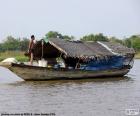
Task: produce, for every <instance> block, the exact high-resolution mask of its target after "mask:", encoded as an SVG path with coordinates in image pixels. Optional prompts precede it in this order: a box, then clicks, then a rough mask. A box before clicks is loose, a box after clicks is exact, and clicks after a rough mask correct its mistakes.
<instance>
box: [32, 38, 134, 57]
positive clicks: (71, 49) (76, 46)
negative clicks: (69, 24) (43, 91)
mask: <svg viewBox="0 0 140 116" xmlns="http://www.w3.org/2000/svg"><path fill="white" fill-rule="evenodd" d="M34 50H35V53H34V57H35V59H40V58H41V57H43V58H56V57H60V56H61V55H63V56H65V57H71V58H95V57H105V56H112V55H116V54H117V55H127V54H134V53H135V51H134V49H132V48H127V47H125V46H123V45H121V44H119V43H112V42H82V41H66V40H63V39H59V38H51V39H49V41H48V42H47V43H46V42H44V45H43V48H42V41H38V42H37V43H36V44H35V47H34ZM42 52H43V53H42Z"/></svg>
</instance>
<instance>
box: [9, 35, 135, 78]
mask: <svg viewBox="0 0 140 116" xmlns="http://www.w3.org/2000/svg"><path fill="white" fill-rule="evenodd" d="M34 51H35V52H34V60H36V61H37V62H38V66H30V65H25V64H15V63H12V64H11V65H10V66H9V69H10V70H12V71H13V72H15V73H16V74H17V75H19V76H20V77H22V78H23V79H25V80H45V79H60V78H72V79H73V78H92V77H109V76H112V77H113V76H123V75H125V74H127V73H128V72H129V70H130V69H131V68H132V66H133V61H134V55H135V51H134V49H132V48H127V47H125V46H123V45H121V44H119V43H112V42H101V41H100V42H82V41H66V40H63V39H59V38H51V39H49V40H48V39H47V38H45V39H42V40H40V41H38V42H37V43H36V44H35V46H34ZM41 62H42V63H43V64H44V63H45V65H41ZM62 64H63V65H62Z"/></svg>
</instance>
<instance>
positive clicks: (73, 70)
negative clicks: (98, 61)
mask: <svg viewBox="0 0 140 116" xmlns="http://www.w3.org/2000/svg"><path fill="white" fill-rule="evenodd" d="M10 67H20V68H28V69H39V70H44V69H45V70H48V71H49V70H50V71H72V72H77V71H81V72H103V71H117V70H125V69H128V70H130V67H128V66H124V67H121V68H112V69H105V70H96V71H94V70H83V69H68V68H62V67H61V68H48V67H40V66H32V65H25V64H16V63H11V66H10Z"/></svg>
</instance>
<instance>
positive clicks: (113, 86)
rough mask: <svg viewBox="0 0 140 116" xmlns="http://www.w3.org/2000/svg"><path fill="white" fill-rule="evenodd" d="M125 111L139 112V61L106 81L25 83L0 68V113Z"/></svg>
mask: <svg viewBox="0 0 140 116" xmlns="http://www.w3.org/2000/svg"><path fill="white" fill-rule="evenodd" d="M125 109H139V110H140V60H136V61H135V65H134V67H133V69H132V70H131V71H130V73H129V74H128V75H127V76H126V77H120V78H106V79H103V78H101V79H82V80H58V81H38V82H37V81H36V82H35V81H30V82H25V81H22V80H21V79H20V78H18V77H17V76H16V75H14V74H13V73H11V72H9V71H8V70H6V69H4V68H1V67H0V113H4V112H6V113H55V114H56V116H125V115H126V114H125ZM139 115H140V114H139Z"/></svg>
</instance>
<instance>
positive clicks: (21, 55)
mask: <svg viewBox="0 0 140 116" xmlns="http://www.w3.org/2000/svg"><path fill="white" fill-rule="evenodd" d="M10 57H13V58H16V59H17V60H18V61H20V62H27V61H29V58H28V57H26V56H24V52H19V51H5V52H0V61H2V60H4V59H6V58H10Z"/></svg>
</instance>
